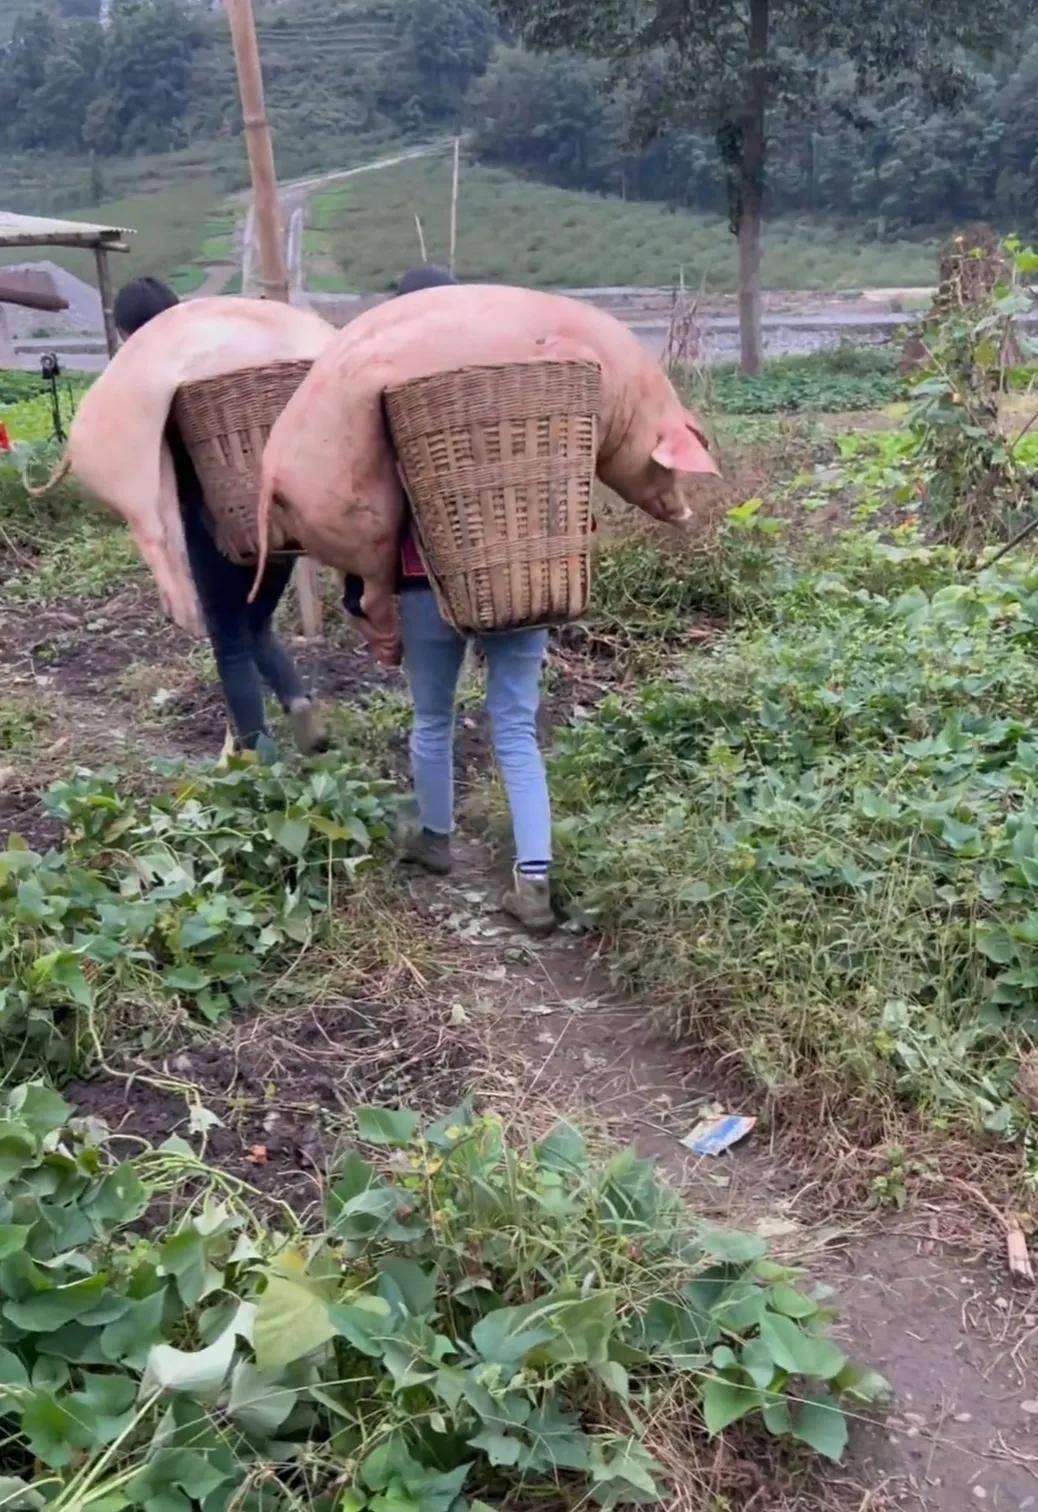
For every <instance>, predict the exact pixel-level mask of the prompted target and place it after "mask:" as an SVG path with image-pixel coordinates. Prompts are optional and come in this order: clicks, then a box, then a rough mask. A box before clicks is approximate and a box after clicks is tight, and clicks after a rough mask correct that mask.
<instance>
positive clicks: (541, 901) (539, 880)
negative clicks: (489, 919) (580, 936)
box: [501, 867, 558, 935]
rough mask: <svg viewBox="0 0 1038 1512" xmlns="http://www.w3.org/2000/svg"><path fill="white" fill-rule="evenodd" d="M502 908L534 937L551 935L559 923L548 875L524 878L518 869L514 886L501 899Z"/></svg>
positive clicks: (514, 877)
mask: <svg viewBox="0 0 1038 1512" xmlns="http://www.w3.org/2000/svg"><path fill="white" fill-rule="evenodd" d="M501 906H502V908H503V909H504V911H505V913H506V914H511V916H512V918H513V919H518V921H519V923H520V924H522V925H523V927H524V928H525V929H528V930H529V931H530V933H531V934H533V935H546V934H551V932H552V930H553V929H554V928H555V927H556V924H557V923H558V920H557V919H556V917H555V910H554V909H553V908H552V906H551V882H550V881H549V879H548V876H547V874H545V875H541V876H533V877H530V876H524V874H523V873H522V872H521V871H520V870H519V868H518V867H516V870H515V873H514V876H513V882H512V886H511V887H510V888H509V890H508V892H506V893H505V895H504V897H503V898H502V899H501Z"/></svg>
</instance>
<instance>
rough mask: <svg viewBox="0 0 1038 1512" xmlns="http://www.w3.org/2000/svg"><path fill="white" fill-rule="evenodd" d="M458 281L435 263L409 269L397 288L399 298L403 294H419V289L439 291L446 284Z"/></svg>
mask: <svg viewBox="0 0 1038 1512" xmlns="http://www.w3.org/2000/svg"><path fill="white" fill-rule="evenodd" d="M457 281H458V280H457V279H456V278H455V277H454V274H453V273H448V272H447V269H446V268H439V267H437V266H436V264H435V263H423V264H422V265H421V267H418V268H409V269H408V271H407V272H406V273H405V274H404V276H403V278H402V279H401V280H400V282H399V283H398V284H397V286H396V292H397V297H398V298H399V296H400V295H401V294H417V293H418V291H419V289H439V288H442V287H443V285H445V284H456V283H457Z"/></svg>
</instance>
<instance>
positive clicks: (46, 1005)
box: [0, 757, 391, 1076]
mask: <svg viewBox="0 0 1038 1512" xmlns="http://www.w3.org/2000/svg"><path fill="white" fill-rule="evenodd" d="M160 775H161V776H162V777H163V778H164V779H165V781H166V784H167V785H166V786H165V787H163V788H161V789H160V790H159V791H157V792H151V793H144V794H141V793H134V792H129V791H127V790H126V788H125V786H124V785H123V784H122V783H121V781H120V779H119V776H118V774H117V773H116V772H114V771H106V772H101V773H86V774H80V775H78V776H76V777H75V778H73V779H72V780H71V781H70V782H65V783H59V784H57V785H56V786H55V787H54V788H52V789H51V791H50V793H49V794H48V796H47V806H48V808H49V810H50V812H51V813H52V814H54V815H55V816H56V817H57V818H59V819H61V820H62V821H63V823H64V824H65V826H66V829H67V837H68V843H67V847H66V849H65V850H63V851H52V852H50V853H49V854H48V855H47V856H43V857H40V856H36V855H34V854H33V853H32V852H31V851H30V850H29V849H28V848H27V847H26V846H25V844H24V843H23V842H21V841H19V840H17V838H16V839H14V840H12V841H11V842H10V844H9V846H8V848H7V850H6V851H5V852H2V853H0V968H2V971H3V983H2V985H0V1064H2V1066H3V1068H4V1070H5V1072H6V1074H7V1075H8V1076H11V1075H13V1074H17V1075H20V1076H24V1075H25V1074H27V1072H28V1071H29V1070H30V1069H31V1068H32V1067H34V1066H39V1065H45V1066H48V1067H49V1068H50V1069H51V1070H52V1071H53V1072H54V1073H55V1074H62V1075H64V1074H68V1072H69V1071H70V1070H72V1069H74V1068H76V1067H80V1066H82V1065H83V1064H84V1062H85V1061H87V1060H89V1059H90V1058H91V1057H92V1056H93V1055H94V1054H95V1053H96V1051H97V1045H98V1035H99V1032H100V1030H99V1023H100V1021H101V1020H102V1019H104V1018H106V1017H110V1016H111V1015H113V1014H114V1015H118V1016H119V1018H120V1021H121V1023H122V1025H123V1028H124V1030H130V1031H132V1033H133V1034H134V1035H136V1036H137V1037H139V1036H140V1035H141V1034H142V1033H147V1032H148V1025H149V1020H154V1019H155V1017H156V1014H155V1011H154V1010H155V1007H156V1005H158V1004H160V1003H162V1002H164V1001H165V1002H169V1001H172V1002H179V1003H182V1004H184V1005H185V1006H187V1007H189V1008H190V1009H191V1010H193V1011H194V1012H196V1013H198V1014H200V1015H202V1016H203V1017H204V1018H205V1019H208V1020H210V1021H213V1020H216V1019H219V1018H221V1017H223V1016H224V1015H226V1014H227V1013H229V1012H230V1011H231V1010H232V1008H235V1007H239V1008H240V1007H242V1006H244V1005H245V1004H247V1003H250V1002H252V1001H254V1000H255V998H256V996H257V994H258V993H259V991H260V990H261V988H262V985H263V979H264V972H265V970H266V969H267V968H268V967H271V966H273V965H274V964H275V963H276V962H277V960H278V959H279V957H280V955H281V954H282V953H284V952H285V951H287V950H295V951H298V950H299V949H300V948H301V947H303V946H305V945H306V944H307V943H308V942H309V941H310V940H311V939H312V938H313V937H314V935H315V933H317V932H318V931H319V930H320V929H321V927H322V921H323V918H324V916H325V914H326V912H327V910H328V908H329V906H330V903H331V898H332V891H333V888H334V887H335V886H337V885H340V884H341V883H342V882H343V881H348V879H349V877H350V876H351V875H352V873H353V872H354V871H355V869H356V867H357V866H359V865H361V864H363V862H364V860H365V858H366V857H367V856H368V855H369V854H370V852H371V849H372V847H373V846H375V845H377V844H378V842H379V841H380V840H381V839H382V838H384V836H385V834H386V828H387V823H388V818H389V814H390V810H391V799H390V793H389V788H388V786H387V784H385V783H381V782H378V781H373V780H371V779H369V778H367V777H366V776H362V775H360V774H359V773H356V772H354V771H352V770H351V769H350V768H349V767H348V766H343V764H342V762H341V760H340V759H339V758H333V757H328V758H326V759H324V760H322V761H320V762H317V763H314V764H312V765H310V766H308V767H295V766H288V765H275V766H264V765H262V764H261V763H257V762H256V761H254V760H251V759H247V758H240V759H236V760H233V761H231V762H230V763H229V764H228V765H227V766H226V767H220V766H208V767H203V768H200V769H197V770H195V771H193V772H189V771H188V770H187V769H186V768H185V767H184V765H183V764H182V763H181V764H178V763H165V764H163V765H162V766H161V768H160Z"/></svg>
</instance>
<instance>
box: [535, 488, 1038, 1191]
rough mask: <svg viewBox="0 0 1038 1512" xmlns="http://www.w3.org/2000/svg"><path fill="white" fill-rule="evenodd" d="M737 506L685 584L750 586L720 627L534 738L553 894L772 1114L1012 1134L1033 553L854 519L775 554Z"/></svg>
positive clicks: (1036, 901)
mask: <svg viewBox="0 0 1038 1512" xmlns="http://www.w3.org/2000/svg"><path fill="white" fill-rule="evenodd" d="M733 516H734V518H733V520H732V521H731V523H730V525H729V528H728V530H727V532H726V533H725V534H724V535H723V536H722V538H721V540H720V541H719V542H718V543H717V546H716V549H715V552H714V581H713V583H707V584H706V585H705V592H704V591H703V588H700V589H699V590H698V591H699V594H700V597H701V599H702V598H706V600H707V601H708V602H709V601H710V600H711V599H713V598H715V596H716V592H717V589H716V584H717V582H719V581H723V578H724V575H725V573H727V574H729V575H730V576H731V577H732V578H733V579H734V582H735V584H736V585H738V584H740V583H742V584H745V585H746V587H747V590H748V591H746V592H740V590H739V588H738V587H736V588H735V589H733V591H731V592H730V593H729V595H728V597H729V603H730V605H734V606H735V607H736V609H737V612H738V613H740V614H741V616H742V618H741V623H740V624H739V625H738V626H737V627H736V628H734V629H733V630H732V633H731V634H730V635H729V636H728V637H727V639H725V640H724V641H722V642H720V643H719V648H718V651H717V654H716V655H713V656H710V657H705V656H702V655H699V656H696V657H695V658H694V659H693V660H688V659H686V660H685V662H684V664H683V665H682V666H681V667H680V668H679V669H678V670H676V671H672V673H671V675H670V676H668V677H667V678H665V679H664V680H661V681H657V682H656V683H652V684H650V685H648V686H646V687H644V688H643V689H642V690H641V691H640V692H639V693H638V694H637V696H635V697H633V698H631V699H629V700H622V699H618V698H611V699H608V700H606V702H605V703H604V704H603V705H601V706H600V708H599V709H598V710H597V711H596V713H595V714H594V715H593V716H591V717H590V718H588V719H587V720H585V721H584V722H583V723H582V724H581V725H580V726H578V727H576V728H574V729H573V730H571V731H568V732H564V733H563V735H562V736H561V738H560V740H559V742H558V744H557V747H556V752H555V757H554V763H553V778H554V790H555V793H556V795H557V798H558V799H559V801H560V804H561V807H562V808H563V809H564V810H565V812H566V813H567V814H568V815H569V816H570V817H569V818H568V819H567V820H565V821H564V823H563V826H562V828H563V833H564V836H565V840H564V844H565V852H566V868H567V873H568V879H569V884H570V887H571V889H572V891H573V892H574V893H575V894H576V895H577V897H579V899H580V900H581V902H582V905H583V907H585V908H586V909H587V910H588V912H589V913H590V915H591V917H592V918H593V919H594V920H595V921H596V922H597V923H598V925H599V926H600V927H601V928H602V930H603V931H604V933H605V936H606V941H607V945H608V948H609V950H610V951H611V953H612V961H613V966H614V970H615V972H616V975H617V978H618V979H619V980H621V981H623V982H625V983H627V984H630V985H632V986H636V987H637V988H639V989H640V990H641V991H643V992H646V993H647V994H650V995H651V996H652V997H653V999H654V1000H655V1002H656V1003H657V1004H658V1005H659V1006H658V1012H659V1014H660V1017H661V1018H662V1020H663V1021H664V1022H665V1023H666V1024H667V1026H668V1027H669V1028H670V1029H671V1030H672V1031H673V1032H674V1033H675V1034H676V1035H678V1036H680V1037H682V1038H691V1039H693V1040H694V1041H695V1042H696V1043H697V1044H699V1045H701V1046H702V1045H704V1044H705V1045H709V1046H711V1047H713V1048H714V1049H716V1051H717V1052H718V1053H719V1054H720V1055H721V1056H723V1057H724V1059H725V1061H726V1063H727V1064H728V1065H729V1066H732V1067H733V1068H734V1067H735V1066H739V1067H740V1068H741V1069H742V1071H743V1072H744V1073H745V1074H746V1075H748V1076H749V1077H751V1078H752V1079H753V1080H754V1081H755V1082H756V1083H757V1084H758V1085H759V1086H761V1087H762V1088H763V1089H765V1090H766V1091H767V1092H768V1093H769V1094H770V1096H771V1098H772V1099H774V1102H775V1103H776V1104H779V1103H783V1102H785V1103H786V1104H787V1105H792V1106H796V1105H798V1104H801V1103H802V1102H803V1101H804V1100H805V1099H806V1100H807V1101H808V1102H809V1103H810V1104H811V1105H812V1106H815V1107H817V1106H818V1105H819V1104H821V1103H823V1102H827V1103H828V1104H829V1105H830V1106H832V1107H837V1106H839V1107H842V1108H844V1109H845V1112H846V1114H847V1116H848V1117H860V1109H861V1107H862V1106H864V1108H865V1109H866V1116H867V1117H870V1118H872V1119H873V1120H875V1119H877V1118H878V1119H880V1120H881V1119H882V1116H883V1110H884V1108H885V1107H889V1106H890V1104H891V1103H892V1102H893V1101H896V1102H899V1103H901V1104H902V1105H909V1106H912V1107H914V1108H916V1109H918V1110H921V1111H922V1112H923V1113H924V1114H925V1115H926V1117H927V1118H929V1119H930V1120H931V1121H933V1122H934V1123H936V1124H938V1125H940V1126H942V1127H949V1126H966V1127H969V1128H971V1129H975V1130H986V1131H987V1132H988V1133H989V1134H990V1135H992V1136H995V1137H997V1138H1000V1139H1014V1138H1022V1137H1024V1136H1026V1135H1028V1132H1029V1130H1030V1128H1031V1120H1032V1116H1033V1114H1034V1112H1035V1108H1034V1106H1033V1103H1031V1102H1029V1098H1028V1096H1027V1094H1026V1091H1025V1089H1024V1088H1023V1084H1022V1083H1019V1082H1018V1071H1019V1067H1020V1063H1021V1057H1025V1056H1026V1055H1028V1053H1029V1052H1030V1050H1031V1048H1032V1045H1033V1037H1034V1035H1035V1032H1036V1030H1038V1019H1036V1016H1035V1009H1034V1003H1035V988H1036V987H1038V895H1036V893H1035V887H1036V886H1038V723H1036V721H1035V714H1034V710H1035V706H1036V701H1038V663H1036V661H1035V648H1036V645H1038V566H1036V565H1035V563H1034V561H1033V560H1031V559H1029V558H1016V559H1005V560H1004V561H1003V562H1001V563H999V564H998V566H997V567H996V568H993V569H992V570H990V571H987V572H984V573H982V574H980V575H979V576H972V575H970V574H969V573H968V572H967V571H965V570H964V569H963V567H962V566H960V563H959V560H958V558H957V556H956V554H955V553H954V552H953V551H952V550H951V549H945V548H934V547H927V546H924V545H922V544H920V543H919V542H918V541H917V540H913V539H912V538H911V533H910V532H909V533H907V534H906V533H904V532H903V533H902V535H901V540H900V544H889V543H888V544H884V543H883V542H882V541H881V540H880V539H879V538H878V537H877V536H875V535H873V534H867V533H864V532H860V531H856V532H849V533H847V534H845V535H844V536H842V537H840V538H839V539H838V540H837V541H836V542H834V543H832V544H830V545H825V546H823V545H822V544H821V543H816V545H815V548H814V552H813V555H811V556H809V557H808V558H807V559H802V560H800V561H799V562H794V561H792V560H791V559H790V558H789V557H788V556H787V554H786V553H785V551H784V550H783V549H782V547H781V546H777V545H771V546H770V547H768V546H767V545H766V544H765V543H764V541H763V540H762V539H760V538H759V537H758V536H756V535H755V534H754V533H752V532H750V531H748V529H747V527H748V526H749V525H750V524H751V523H752V522H753V520H754V518H756V516H755V515H754V514H753V512H751V515H750V517H749V518H747V517H746V512H745V511H739V510H736V511H733ZM758 523H760V524H767V523H768V522H767V521H758ZM646 550H650V548H646ZM622 560H623V558H622V557H620V556H618V558H617V562H616V564H615V565H614V569H613V570H615V571H618V572H619V571H621V570H622V566H621V563H622ZM631 560H632V562H633V564H634V566H635V567H636V569H637V573H638V575H639V581H641V580H644V579H645V578H646V576H647V571H646V562H645V561H644V560H640V559H639V557H638V556H637V555H635V556H634V557H633V558H632V559H631ZM672 566H673V564H672V563H670V562H668V561H666V560H664V559H663V558H662V557H661V558H660V559H659V561H658V567H659V575H660V579H661V581H668V582H669V579H670V576H671V571H672ZM747 568H748V570H747ZM687 571H688V575H689V576H688V582H687V584H686V589H685V591H686V594H687V595H688V597H689V598H694V597H695V596H696V594H697V587H696V569H695V563H694V561H693V562H692V563H691V564H690V566H689V567H688V569H687ZM675 591H676V590H675V588H674V587H673V585H672V584H671V586H670V587H669V588H668V595H670V596H673V594H674V592H675ZM655 612H656V611H655V609H654V610H653V611H652V612H650V614H649V615H648V616H647V617H646V618H647V620H648V622H649V623H650V624H651V623H652V621H653V617H654V614H655ZM852 1106H854V1107H857V1108H858V1110H859V1111H858V1112H857V1113H856V1114H852V1112H851V1108H852ZM1030 1167H1031V1168H1030V1178H1031V1180H1035V1179H1038V1165H1036V1164H1035V1159H1034V1156H1033V1154H1032V1155H1031V1157H1030Z"/></svg>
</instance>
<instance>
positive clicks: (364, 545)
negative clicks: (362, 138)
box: [260, 285, 717, 660]
mask: <svg viewBox="0 0 1038 1512" xmlns="http://www.w3.org/2000/svg"><path fill="white" fill-rule="evenodd" d="M550 358H555V359H577V360H584V361H587V360H591V361H594V362H597V363H598V364H599V366H600V368H601V370H602V411H601V415H600V425H599V451H598V476H599V478H600V479H601V481H602V482H603V483H605V484H606V485H607V487H609V488H612V489H614V490H615V491H616V492H617V493H618V494H619V495H620V496H621V498H623V499H625V500H626V501H627V502H628V503H629V504H634V505H637V507H638V508H639V509H642V510H644V511H645V512H646V513H647V514H650V515H652V516H653V517H654V518H655V519H658V520H663V521H665V522H667V523H668V524H674V525H681V524H685V523H686V522H688V521H690V520H691V518H692V508H691V505H690V502H689V499H688V495H689V493H690V492H691V486H690V485H691V475H692V474H696V473H716V472H717V468H716V466H715V465H714V462H713V459H712V458H711V456H710V453H709V451H708V450H707V446H706V441H705V438H704V436H703V432H702V429H701V427H700V425H699V422H698V421H697V420H696V418H695V416H694V415H692V414H690V412H689V411H688V410H686V409H685V408H684V406H683V405H682V403H681V400H680V399H679V398H678V395H677V394H676V392H675V391H674V388H673V386H672V384H671V383H670V381H669V380H668V378H667V377H666V375H665V374H664V373H663V371H662V370H661V369H660V367H659V366H658V365H657V363H656V362H654V361H653V359H652V357H651V356H650V355H649V353H648V352H647V351H646V350H645V348H644V347H643V346H642V345H641V343H640V342H639V341H638V339H637V337H636V336H635V335H634V334H633V333H632V332H631V331H630V330H629V329H628V328H627V327H626V326H624V325H622V324H621V323H620V321H618V320H616V319H614V318H613V316H611V315H607V314H605V313H604V312H603V311H601V310H597V309H595V308H594V307H593V306H591V305H587V304H583V303H580V302H578V301H577V300H574V299H565V298H563V297H561V296H559V295H553V294H542V293H538V292H536V291H533V290H530V289H514V288H507V287H498V286H496V285H469V286H454V287H442V288H434V289H427V290H423V291H422V292H420V293H415V294H409V295H407V296H406V297H405V298H403V299H395V300H391V301H389V302H388V303H386V304H382V305H379V306H378V307H377V308H375V309H373V310H369V311H367V312H366V313H365V314H364V315H361V316H360V317H359V318H358V319H357V320H355V321H354V322H353V323H352V324H351V325H349V326H347V327H346V329H345V330H344V331H342V332H341V333H340V335H339V336H338V337H337V338H336V339H335V340H334V341H333V342H332V344H331V345H330V346H329V347H328V349H327V350H326V351H325V352H324V353H323V354H322V355H321V356H320V357H319V358H318V360H317V361H316V363H315V364H314V367H313V369H312V371H311V373H310V375H309V377H308V378H307V379H306V380H305V382H304V383H303V384H302V385H301V386H300V388H299V389H298V390H297V391H296V393H295V395H294V396H293V397H292V399H291V400H290V401H289V404H288V405H287V407H286V408H285V410H284V411H283V412H282V414H281V416H280V418H279V419H278V421H277V423H276V425H275V426H274V429H273V430H272V431H271V435H270V440H269V442H268V444H267V448H266V451H265V452H264V457H263V487H262V490H261V494H260V540H261V542H265V540H266V521H267V517H268V514H269V509H270V504H271V501H272V499H273V498H274V497H275V495H276V496H277V497H278V498H279V499H281V500H282V502H283V503H284V504H285V505H286V506H287V507H288V509H289V510H290V511H291V514H292V524H293V527H294V530H295V533H296V534H297V536H298V538H299V541H300V543H301V544H302V546H303V547H304V549H305V550H306V551H307V552H308V553H309V554H310V555H311V556H314V557H316V558H317V559H318V560H319V561H323V562H327V563H328V564H329V565H330V566H332V567H335V568H337V569H338V570H339V571H340V572H351V573H354V574H356V575H357V576H358V577H362V578H363V579H364V598H363V606H364V611H365V614H366V615H367V618H368V622H369V634H370V638H371V641H372V645H373V647H374V649H375V651H376V654H378V655H379V656H380V657H381V658H382V659H385V660H389V659H391V658H392V656H393V654H394V649H395V645H396V641H397V624H396V608H395V602H394V595H395V585H396V574H397V566H398V551H399V541H400V534H401V529H402V526H403V522H404V499H403V493H402V489H401V486H400V481H399V477H398V475H397V470H396V461H395V456H394V453H393V448H392V442H391V440H390V437H389V434H388V432H387V429H386V425H385V420H384V417H383V410H382V393H383V391H384V390H385V389H387V388H392V387H394V386H395V385H397V384H401V383H406V382H407V381H408V380H410V379H412V378H425V377H428V376H429V375H430V374H432V373H440V372H446V371H448V370H450V369H453V368H462V367H474V366H483V365H488V364H493V363H506V362H536V361H538V360H544V359H550ZM260 571H261V572H262V559H261V564H260Z"/></svg>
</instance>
